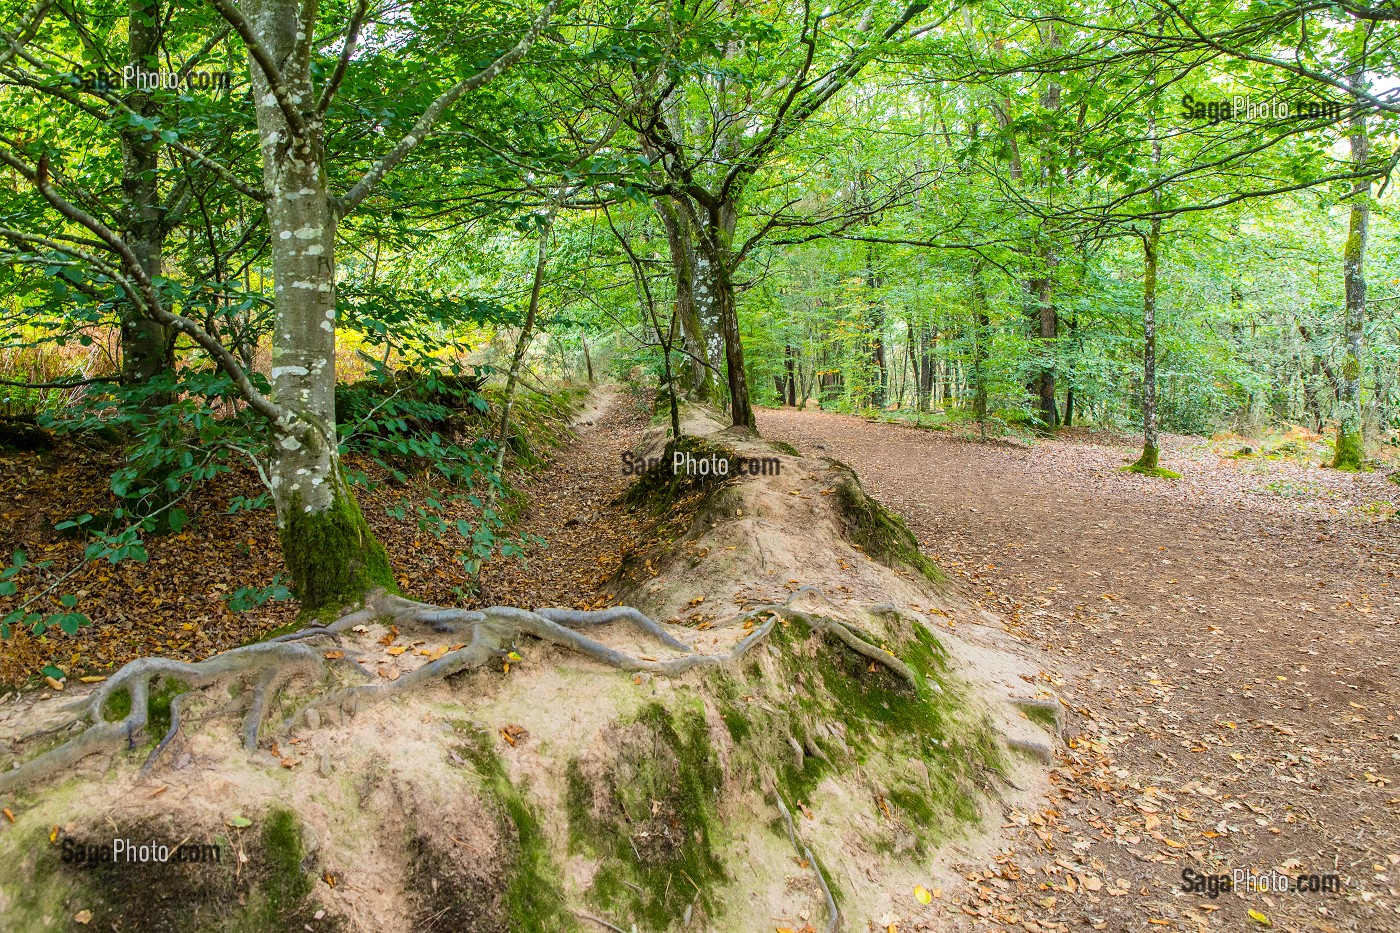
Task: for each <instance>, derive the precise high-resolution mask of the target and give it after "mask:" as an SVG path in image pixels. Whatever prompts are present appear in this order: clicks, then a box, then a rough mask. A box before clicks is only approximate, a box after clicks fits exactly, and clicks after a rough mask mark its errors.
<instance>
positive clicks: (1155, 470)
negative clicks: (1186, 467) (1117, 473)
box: [1122, 462, 1181, 479]
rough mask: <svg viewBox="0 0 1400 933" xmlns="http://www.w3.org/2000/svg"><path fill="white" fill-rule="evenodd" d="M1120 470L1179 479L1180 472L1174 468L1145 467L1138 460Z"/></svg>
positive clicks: (1160, 477)
mask: <svg viewBox="0 0 1400 933" xmlns="http://www.w3.org/2000/svg"><path fill="white" fill-rule="evenodd" d="M1122 472H1124V473H1136V474H1137V475H1138V476H1155V477H1157V478H1158V479H1181V474H1180V473H1178V472H1176V471H1175V470H1168V469H1167V468H1166V467H1146V466H1143V465H1142V464H1141V463H1138V462H1133V463H1130V464H1128V465H1127V466H1125V467H1123V469H1122Z"/></svg>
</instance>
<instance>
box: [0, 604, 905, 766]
mask: <svg viewBox="0 0 1400 933" xmlns="http://www.w3.org/2000/svg"><path fill="white" fill-rule="evenodd" d="M808 593H816V594H817V595H820V594H819V593H818V591H816V590H814V589H813V588H811V587H802V588H801V589H799V590H797V591H795V592H794V593H792V594H791V595H790V596H789V597H788V598H787V600H786V601H785V602H782V603H774V604H770V605H765V606H759V607H756V608H754V609H750V610H748V611H746V612H744V613H741V614H740V615H738V616H736V617H735V618H734V619H732V620H730V621H729V623H728V625H730V626H732V625H736V624H740V625H742V624H752V626H753V630H752V631H751V632H749V633H748V634H747V635H745V636H744V637H743V638H742V639H741V640H740V641H739V642H738V643H737V644H735V645H734V647H733V648H732V649H730V650H729V651H728V652H725V653H723V654H702V653H698V652H696V651H694V650H693V649H692V648H690V647H689V646H688V645H686V644H685V643H684V642H682V641H681V640H679V639H678V638H676V637H675V636H674V635H672V634H671V632H669V631H668V630H667V628H666V627H665V626H664V625H663V624H662V623H659V622H657V621H655V620H654V619H651V618H649V617H647V616H646V615H645V614H643V613H641V612H639V611H637V610H636V609H633V608H630V607H627V606H617V607H613V608H609V609H599V610H593V611H579V610H573V609H559V608H546V609H537V610H535V611H533V612H531V611H530V610H527V609H519V608H515V607H512V606H492V607H490V608H488V609H482V610H466V609H450V608H443V607H441V606H434V605H430V604H427V603H420V602H415V601H413V600H410V599H405V598H403V597H400V596H393V595H389V594H379V595H377V596H375V597H373V598H371V599H370V600H369V601H368V602H367V603H366V605H365V606H364V607H363V608H361V609H358V610H356V611H354V612H351V613H349V614H347V615H345V616H342V617H341V618H339V619H337V620H336V621H334V622H332V623H330V624H327V625H318V626H311V627H309V628H306V629H302V630H300V631H297V632H292V633H289V634H286V635H282V636H279V637H277V638H274V639H271V640H269V641H267V642H262V643H259V644H253V645H245V646H243V647H241V648H234V649H231V650H229V651H225V652H222V653H220V654H216V655H213V656H212V657H210V658H208V659H206V660H204V661H199V662H195V663H191V662H187V661H176V660H171V659H168V658H154V657H148V658H138V659H137V660H135V661H132V662H130V663H128V664H126V665H125V666H124V667H122V668H121V669H120V670H118V671H117V672H116V674H114V675H113V676H112V677H111V678H110V679H109V680H107V681H106V682H105V683H103V684H102V685H101V687H100V688H98V689H97V690H96V691H95V692H94V693H93V694H92V696H91V697H90V698H88V699H86V700H83V701H80V702H79V703H78V704H77V705H75V706H72V707H70V709H74V710H77V709H82V710H83V712H82V713H81V714H80V715H78V716H77V717H76V718H74V719H73V720H70V721H69V722H67V723H64V724H62V725H61V726H59V727H56V728H55V729H50V730H47V732H48V734H53V733H54V732H59V731H62V730H63V729H66V728H70V727H72V726H75V725H78V724H80V723H82V722H84V721H86V722H87V723H88V725H87V727H86V729H84V730H83V731H82V732H81V733H79V734H78V735H76V736H74V737H73V738H71V739H69V740H68V741H66V742H63V743H61V744H60V745H58V746H57V747H56V748H53V749H51V750H49V751H47V752H45V753H43V754H41V755H39V756H37V757H35V758H33V759H31V760H29V761H27V762H24V763H23V764H18V765H16V766H14V767H12V768H11V769H9V770H7V771H4V772H0V793H7V792H10V791H13V790H15V789H17V788H20V787H24V786H26V785H29V784H33V783H35V782H36V781H39V780H42V779H43V778H46V777H48V776H50V775H53V774H55V773H57V772H59V771H62V770H64V769H65V768H68V767H71V766H72V765H74V764H76V763H77V762H78V761H81V760H82V759H83V758H86V757H87V756H89V755H94V754H98V753H100V752H104V751H112V750H116V749H118V748H120V747H121V746H122V745H123V744H125V745H126V746H127V747H128V748H135V747H136V744H137V736H138V735H139V734H141V733H143V732H144V730H145V729H146V726H147V725H148V720H149V716H150V712H149V704H150V699H151V692H152V685H153V684H156V683H157V682H164V683H166V684H167V685H174V684H178V685H180V687H181V688H182V689H180V692H179V693H177V694H176V695H175V696H174V697H173V698H172V699H171V703H170V727H169V729H168V730H167V731H166V733H165V735H164V736H163V737H162V738H161V739H160V741H159V742H158V744H157V745H156V747H155V749H154V750H153V751H152V752H151V754H150V756H149V757H148V758H147V760H146V762H145V765H144V766H143V768H142V773H145V772H147V771H149V769H150V768H151V767H152V766H153V765H154V764H155V762H156V760H157V759H158V758H159V757H160V755H161V753H162V752H163V751H164V750H165V749H166V748H167V747H168V746H169V745H170V743H171V742H172V741H173V740H174V738H175V736H176V735H177V734H178V733H179V731H180V729H181V727H182V724H183V722H184V711H185V707H186V705H187V704H188V703H189V702H191V701H193V700H194V699H195V698H196V697H198V696H200V695H201V691H203V690H205V689H206V688H209V687H212V686H215V685H229V686H233V685H236V684H238V683H243V684H246V685H247V686H248V688H249V689H248V690H247V691H246V693H245V696H246V710H245V712H244V716H243V727H242V738H243V744H244V746H245V747H246V748H247V750H248V751H250V752H252V751H255V750H256V749H257V748H258V742H259V738H260V736H261V734H262V732H263V727H264V725H265V722H266V720H267V718H268V715H269V708H270V707H272V706H274V705H275V704H274V700H275V698H276V696H277V694H278V693H279V691H280V690H281V689H282V688H283V687H284V686H286V685H287V684H288V683H290V682H291V681H293V680H295V679H297V678H302V679H306V680H309V681H311V682H312V683H313V684H328V685H329V686H331V689H330V690H329V691H328V692H326V693H324V694H322V695H320V696H317V697H315V698H313V699H311V700H309V701H308V702H306V703H305V704H303V705H302V706H300V707H299V708H298V709H297V710H296V712H295V713H293V714H292V715H291V716H289V717H288V718H287V719H286V721H285V722H283V723H282V724H281V726H280V727H278V729H277V731H278V732H279V733H281V732H285V731H286V730H287V729H290V728H291V727H292V726H294V725H295V724H296V723H297V722H298V721H299V720H300V718H301V717H302V716H303V715H304V714H305V713H306V711H308V710H310V709H313V708H316V707H321V706H327V705H337V704H338V705H341V706H348V707H349V708H352V709H353V708H358V706H359V704H360V703H361V702H369V701H373V700H377V699H380V698H383V697H387V696H392V695H396V694H402V693H405V692H407V691H410V690H413V689H416V688H419V687H422V686H424V685H425V684H429V683H432V682H435V681H439V680H442V679H444V678H446V677H451V676H452V675H454V674H459V673H462V672H463V671H468V670H472V669H474V668H479V667H483V666H485V665H487V664H490V663H492V662H495V661H499V660H500V659H502V658H506V657H508V656H509V654H510V653H511V652H512V651H514V650H515V649H516V642H517V640H518V639H520V637H521V636H524V635H530V636H533V637H535V638H538V639H540V640H542V641H546V642H549V643H551V644H554V645H558V646H560V647H562V648H567V649H569V650H571V651H575V652H577V653H579V654H582V655H584V656H585V657H588V658H592V659H593V660H595V661H598V662H600V663H602V664H605V665H607V666H609V667H612V668H616V669H618V670H622V671H629V672H645V673H653V674H661V675H665V676H675V675H679V674H683V673H685V672H687V671H690V670H695V669H697V668H717V667H722V666H724V665H727V664H731V663H733V662H734V661H736V660H738V659H739V658H740V657H742V656H743V655H744V654H745V653H746V652H748V651H749V650H750V649H751V648H753V647H754V646H755V645H757V644H758V643H760V642H761V641H763V640H764V639H765V638H767V637H768V635H769V634H770V633H771V632H772V631H773V627H774V626H775V625H776V624H777V623H778V620H779V619H780V618H788V619H800V620H802V621H803V622H805V623H806V624H807V625H808V626H809V627H810V628H811V630H812V631H813V632H825V633H830V634H831V635H833V636H835V637H836V638H838V639H839V640H840V641H841V642H842V643H843V644H844V645H845V646H846V647H848V648H850V649H851V650H852V651H854V652H856V653H857V654H859V655H861V656H862V657H864V658H866V659H868V660H870V661H872V662H874V663H877V664H881V665H883V666H884V667H886V668H887V669H889V670H890V671H891V672H893V673H894V674H896V675H897V676H899V677H901V678H903V679H904V680H906V681H908V682H909V684H910V685H911V686H913V687H914V688H915V690H916V691H917V690H918V688H919V684H918V678H917V676H916V675H915V673H914V672H913V671H912V670H910V669H909V667H908V666H907V665H905V664H904V663H903V662H902V661H900V660H899V659H898V658H896V657H895V656H894V655H893V654H891V653H890V652H888V651H885V650H883V649H881V648H879V647H876V646H875V645H873V644H871V643H870V642H868V641H866V640H865V639H864V638H862V637H860V636H859V635H857V634H856V633H855V632H853V631H852V630H851V629H849V628H847V627H846V625H844V624H843V623H841V622H839V621H837V620H835V619H832V618H829V617H826V616H822V615H817V614H815V613H811V612H806V611H803V610H801V609H798V608H796V607H795V606H794V605H793V603H794V601H795V600H796V599H797V598H798V597H800V596H802V595H804V594H808ZM760 619H761V621H759V620H760ZM370 622H380V623H386V624H390V625H393V626H394V627H395V628H396V629H398V630H399V631H400V632H401V633H403V632H410V633H415V634H422V635H425V636H428V637H435V638H442V637H443V636H449V637H450V638H454V639H458V640H460V641H462V642H463V644H461V645H460V646H458V647H456V648H454V649H453V650H449V651H447V652H446V653H445V654H443V655H442V656H441V657H440V658H437V659H435V660H432V661H429V662H428V663H426V664H423V665H422V666H421V667H419V668H417V669H416V670H414V671H412V672H410V673H408V674H405V675H403V676H402V677H400V678H398V679H397V680H393V681H390V682H388V683H384V682H381V681H379V680H378V679H377V678H374V677H373V675H371V674H370V673H369V671H368V670H366V669H365V668H364V666H363V665H361V664H360V659H359V658H357V657H354V656H353V655H352V653H351V652H349V651H347V652H345V653H344V655H343V656H341V657H335V656H334V655H331V657H332V658H333V663H335V664H336V666H337V667H338V668H339V669H340V670H342V671H344V672H345V673H346V674H347V675H348V676H349V677H351V678H359V679H360V680H361V682H360V683H352V684H345V683H344V681H343V679H340V678H334V677H331V676H330V671H329V669H328V666H327V664H326V661H325V660H324V659H323V656H324V655H325V645H327V644H330V645H343V644H344V637H343V636H344V633H346V632H349V631H351V630H353V629H356V628H357V627H358V626H363V625H366V624H368V623H370ZM615 622H623V623H627V624H629V625H631V626H632V627H634V628H635V629H637V630H638V631H639V632H641V633H642V634H644V635H646V636H649V637H650V638H653V639H655V640H656V641H657V642H659V643H660V644H662V645H664V646H666V647H667V648H669V649H671V650H673V651H675V652H678V653H679V654H678V656H676V657H669V658H662V659H652V658H646V657H633V656H632V655H629V654H626V653H624V652H621V651H617V650H616V649H614V648H610V647H608V646H607V645H605V644H603V643H602V642H599V641H596V640H595V639H593V638H590V637H588V636H587V635H584V634H582V633H581V632H579V631H578V629H581V628H587V627H593V626H598V625H607V624H610V623H615ZM318 641H320V642H322V643H323V644H322V645H320V646H316V644H315V643H316V642H318ZM328 682H329V683H328ZM167 689H171V687H170V686H167ZM122 694H125V695H126V697H127V698H129V700H130V705H129V708H126V709H125V714H124V715H123V716H122V717H121V718H119V719H111V720H109V719H108V718H107V716H108V714H109V711H110V710H111V709H112V708H113V706H119V707H125V704H121V703H114V700H116V699H117V698H118V697H120V696H121V695H122ZM240 705H242V702H240Z"/></svg>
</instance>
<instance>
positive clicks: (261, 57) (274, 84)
mask: <svg viewBox="0 0 1400 933" xmlns="http://www.w3.org/2000/svg"><path fill="white" fill-rule="evenodd" d="M209 2H210V4H211V5H212V6H213V7H214V9H215V10H217V11H218V13H219V15H220V16H222V17H223V18H224V19H225V20H227V21H228V24H229V25H230V26H232V27H233V28H234V30H235V31H236V32H237V33H238V35H239V36H240V37H241V38H242V39H243V44H244V45H245V46H246V47H247V48H248V54H249V55H250V56H252V58H253V61H255V62H257V63H258V67H259V68H261V69H262V73H263V75H264V76H265V77H266V78H267V84H268V87H269V88H270V89H271V91H272V96H273V98H274V99H276V101H277V106H278V107H279V108H281V110H282V116H283V117H284V118H285V119H286V121H287V126H289V127H291V130H292V132H293V133H294V134H296V135H297V136H301V137H304V136H305V135H306V120H305V119H304V118H303V117H302V115H301V111H300V110H297V108H296V104H294V103H292V95H291V92H290V91H289V90H288V89H287V81H286V79H285V78H283V77H282V71H281V69H279V68H278V67H277V63H276V62H274V61H273V60H272V54H271V53H270V52H268V50H267V46H265V45H263V44H262V40H260V39H259V38H258V34H257V33H256V32H254V31H253V24H252V23H250V22H248V20H247V19H246V18H245V17H244V16H243V13H242V11H240V10H239V9H238V7H237V6H235V5H234V4H233V3H232V2H230V0H209Z"/></svg>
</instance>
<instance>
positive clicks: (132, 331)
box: [121, 0, 175, 409]
mask: <svg viewBox="0 0 1400 933" xmlns="http://www.w3.org/2000/svg"><path fill="white" fill-rule="evenodd" d="M162 22H163V17H162V13H161V9H160V3H159V0H130V3H129V5H128V17H127V51H128V54H127V63H128V65H130V66H131V67H133V68H136V69H138V70H140V71H154V70H156V69H157V68H159V67H160V61H159V53H160V41H161V23H162ZM126 100H127V104H128V105H129V106H130V107H131V109H132V110H133V111H135V112H136V113H138V114H140V115H141V116H142V117H145V118H148V119H150V118H154V117H157V116H158V115H159V112H160V108H159V107H158V106H157V105H156V103H155V102H154V101H153V100H152V99H151V94H150V92H148V91H145V90H142V89H141V88H139V87H137V88H135V89H133V90H132V91H130V93H129V94H128V95H127V98H126ZM121 144H122V201H123V204H122V209H123V218H122V221H123V227H124V228H125V229H124V231H123V233H124V239H125V240H126V242H127V245H129V246H130V247H131V250H132V252H133V253H134V254H135V255H136V258H137V260H138V261H139V262H140V263H141V268H142V269H143V270H145V272H146V275H148V276H149V277H150V278H151V279H152V280H153V281H159V279H160V277H161V276H162V275H163V274H164V271H163V263H164V251H165V232H166V230H165V216H164V210H163V204H162V202H161V195H160V183H159V182H160V161H159V160H160V147H161V145H162V143H161V139H160V136H159V135H158V134H156V133H155V132H154V131H152V130H150V129H147V128H146V127H143V126H140V125H137V124H131V123H128V124H127V125H126V126H124V127H123V128H122V132H121ZM174 337H175V335H174V333H173V332H172V331H171V330H170V329H169V328H168V327H166V326H165V325H163V324H160V323H158V322H156V321H154V320H151V318H150V317H149V316H147V315H145V314H143V313H141V312H139V311H138V310H137V309H136V308H134V307H131V308H128V309H127V310H126V311H125V312H124V313H123V314H122V316H121V342H122V382H123V383H125V384H126V385H129V386H140V385H145V384H146V383H148V382H150V381H151V380H152V379H154V378H155V377H156V376H158V375H160V374H161V373H163V372H165V371H166V370H168V369H170V367H171V366H172V365H173V364H174V357H175V339H174ZM168 400H169V397H168V395H165V394H160V395H153V396H151V397H150V398H148V399H147V400H146V404H145V407H146V408H147V409H154V408H157V407H159V406H160V405H162V404H165V402H167V401H168Z"/></svg>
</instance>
